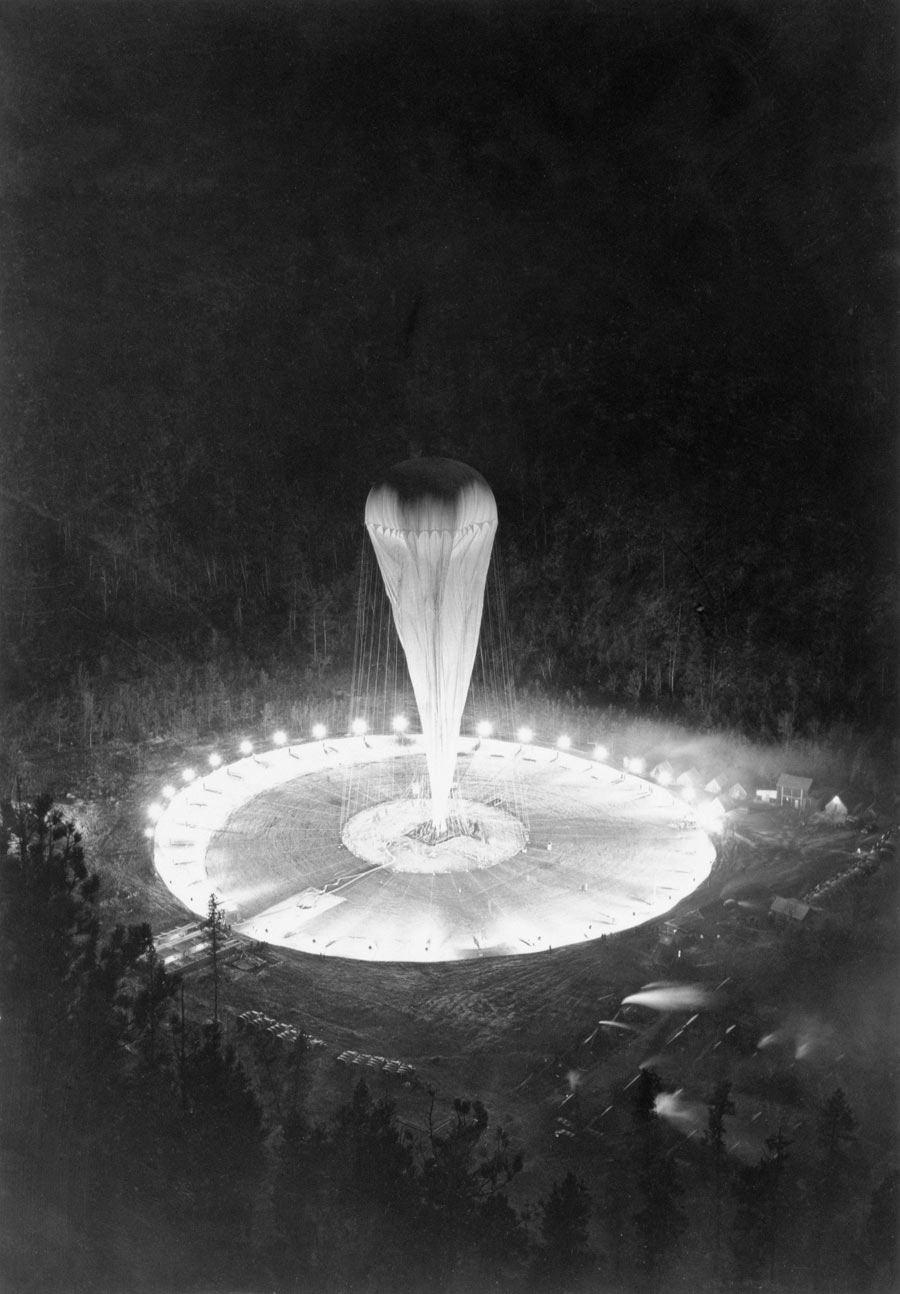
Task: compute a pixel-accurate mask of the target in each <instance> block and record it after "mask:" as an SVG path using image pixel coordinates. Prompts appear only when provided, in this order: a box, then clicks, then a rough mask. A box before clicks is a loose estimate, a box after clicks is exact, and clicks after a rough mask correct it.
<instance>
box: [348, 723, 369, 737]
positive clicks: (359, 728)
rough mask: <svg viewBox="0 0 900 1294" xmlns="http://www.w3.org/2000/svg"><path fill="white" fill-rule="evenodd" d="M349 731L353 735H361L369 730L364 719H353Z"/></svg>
mask: <svg viewBox="0 0 900 1294" xmlns="http://www.w3.org/2000/svg"><path fill="white" fill-rule="evenodd" d="M350 731H351V732H352V733H353V735H354V737H362V736H363V735H364V734H365V733H367V732H368V731H369V725H368V724H367V723H366V721H365V719H354V720H353V722H352V723H351V725H350Z"/></svg>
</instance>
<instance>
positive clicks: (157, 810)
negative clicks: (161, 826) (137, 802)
mask: <svg viewBox="0 0 900 1294" xmlns="http://www.w3.org/2000/svg"><path fill="white" fill-rule="evenodd" d="M162 811H163V810H162V805H161V804H148V806H147V817H148V818H149V819H150V821H151V822H155V821H156V819H157V818H159V817H160V816H161V815H162Z"/></svg>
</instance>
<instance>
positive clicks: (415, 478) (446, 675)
mask: <svg viewBox="0 0 900 1294" xmlns="http://www.w3.org/2000/svg"><path fill="white" fill-rule="evenodd" d="M366 529H367V530H368V532H369V536H370V538H371V540H372V546H373V548H374V549H375V556H376V557H377V559H378V566H379V569H380V570H381V575H382V578H383V580H384V584H385V588H386V589H387V594H388V597H389V599H390V603H391V607H392V609H393V613H394V624H395V625H396V626H397V633H398V635H399V637H400V642H401V644H402V646H403V650H404V652H405V654H406V663H407V666H408V667H409V675H410V679H411V681H412V685H413V691H414V692H415V696H416V704H417V706H418V708H419V718H420V719H421V722H422V736H423V739H424V743H425V754H426V759H427V763H428V778H429V782H430V784H431V813H432V822H433V824H434V829H435V831H436V832H437V833H440V832H442V831H444V830H445V829H446V824H447V815H448V811H449V805H450V789H451V787H452V785H453V772H454V768H455V764H456V745H457V740H458V738H459V727H460V722H461V720H462V712H463V707H464V706H465V703H466V694H467V693H468V690H469V680H470V678H471V675H472V666H473V665H474V663H475V653H476V650H477V648H478V633H479V630H480V627H481V613H482V608H483V605H484V585H485V580H486V578H487V572H488V566H489V565H490V560H491V549H492V547H493V544H494V533H495V531H496V529H497V504H496V502H495V501H494V496H493V494H492V493H491V489H490V486H489V485H488V483H487V482H486V481H485V479H484V477H483V476H481V475H480V474H479V473H478V472H476V471H475V470H474V469H473V468H471V467H467V466H466V465H465V464H464V463H457V462H455V461H454V460H453V459H450V458H413V459H410V460H409V461H408V462H405V463H399V464H397V466H396V467H393V468H391V470H390V471H389V472H388V474H387V476H386V477H385V479H384V480H383V481H382V482H381V484H379V485H376V486H375V487H374V488H373V489H372V490H371V491H370V493H369V497H368V499H367V500H366Z"/></svg>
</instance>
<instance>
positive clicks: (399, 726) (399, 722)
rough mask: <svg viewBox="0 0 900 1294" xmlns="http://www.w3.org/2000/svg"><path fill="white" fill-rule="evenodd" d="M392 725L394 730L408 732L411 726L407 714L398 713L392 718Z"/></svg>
mask: <svg viewBox="0 0 900 1294" xmlns="http://www.w3.org/2000/svg"><path fill="white" fill-rule="evenodd" d="M391 727H392V728H393V730H394V732H406V730H407V728H408V727H409V720H408V719H407V717H406V715H405V714H398V715H396V716H395V717H394V718H393V719H392V720H391Z"/></svg>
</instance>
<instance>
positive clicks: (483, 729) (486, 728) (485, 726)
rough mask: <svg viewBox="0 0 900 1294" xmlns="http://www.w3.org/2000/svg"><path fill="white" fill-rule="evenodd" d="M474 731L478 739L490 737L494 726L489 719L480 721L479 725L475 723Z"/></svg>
mask: <svg viewBox="0 0 900 1294" xmlns="http://www.w3.org/2000/svg"><path fill="white" fill-rule="evenodd" d="M475 731H476V733H477V734H478V736H479V737H490V735H491V733H492V732H493V731H494V725H493V724H492V723H491V721H490V719H482V720H481V722H480V723H476V725H475Z"/></svg>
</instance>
